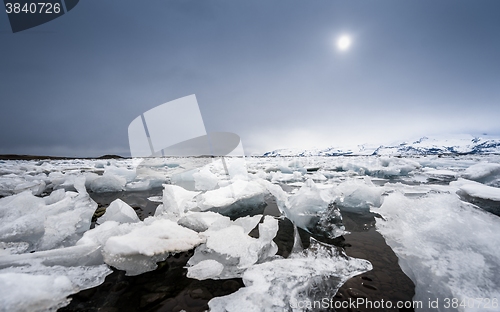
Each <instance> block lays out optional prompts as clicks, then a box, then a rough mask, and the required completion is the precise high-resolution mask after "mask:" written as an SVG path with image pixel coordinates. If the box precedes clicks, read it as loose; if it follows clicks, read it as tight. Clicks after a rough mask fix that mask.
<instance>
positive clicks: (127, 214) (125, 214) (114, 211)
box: [97, 198, 139, 224]
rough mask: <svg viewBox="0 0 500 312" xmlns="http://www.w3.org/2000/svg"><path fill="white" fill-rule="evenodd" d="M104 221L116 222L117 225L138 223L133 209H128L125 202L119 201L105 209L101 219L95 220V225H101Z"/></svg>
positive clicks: (116, 200)
mask: <svg viewBox="0 0 500 312" xmlns="http://www.w3.org/2000/svg"><path fill="white" fill-rule="evenodd" d="M106 221H117V222H119V223H133V222H139V217H137V214H136V213H135V211H134V208H132V207H130V206H129V205H128V204H127V203H126V202H124V201H123V200H121V199H119V198H118V199H115V200H114V201H113V202H111V204H109V207H108V208H106V212H105V213H104V215H102V217H100V218H99V219H97V223H99V224H102V223H104V222H106Z"/></svg>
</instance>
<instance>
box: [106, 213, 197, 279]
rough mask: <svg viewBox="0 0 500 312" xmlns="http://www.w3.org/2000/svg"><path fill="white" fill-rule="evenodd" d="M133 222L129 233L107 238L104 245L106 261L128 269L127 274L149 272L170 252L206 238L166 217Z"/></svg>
mask: <svg viewBox="0 0 500 312" xmlns="http://www.w3.org/2000/svg"><path fill="white" fill-rule="evenodd" d="M104 224H106V223H104ZM104 224H103V225H104ZM134 225H135V226H134V227H133V229H132V230H131V231H130V232H129V233H127V234H124V235H120V236H112V237H110V238H109V239H108V240H107V241H106V243H105V244H104V248H103V255H104V260H105V262H106V263H107V264H109V265H112V266H114V267H116V268H118V269H120V270H125V271H127V273H126V274H127V275H138V274H141V273H144V272H147V271H152V270H154V269H156V267H157V264H156V263H157V262H160V261H163V260H165V259H166V258H167V257H168V256H169V255H170V254H174V253H177V252H181V251H187V250H190V249H193V248H194V247H196V246H197V245H199V244H201V243H203V242H204V241H205V240H204V239H203V238H202V237H201V236H199V235H198V233H196V232H195V231H193V230H190V229H187V228H184V227H182V226H180V225H178V224H177V223H175V222H173V221H170V220H166V219H159V220H158V219H154V218H150V219H149V220H147V221H145V222H141V223H135V224H134Z"/></svg>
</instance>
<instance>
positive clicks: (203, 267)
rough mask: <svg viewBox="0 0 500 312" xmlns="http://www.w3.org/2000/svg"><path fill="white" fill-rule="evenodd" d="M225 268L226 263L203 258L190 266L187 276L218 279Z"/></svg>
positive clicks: (199, 278)
mask: <svg viewBox="0 0 500 312" xmlns="http://www.w3.org/2000/svg"><path fill="white" fill-rule="evenodd" d="M223 270H224V265H222V264H221V263H220V262H217V261H215V260H212V259H209V260H203V261H201V262H198V263H197V264H196V265H193V266H192V267H189V270H188V273H187V277H189V278H195V279H198V280H205V279H209V278H212V279H216V278H217V277H218V276H219V275H220V274H221V273H222V271H223Z"/></svg>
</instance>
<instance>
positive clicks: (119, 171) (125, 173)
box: [103, 166, 137, 182]
mask: <svg viewBox="0 0 500 312" xmlns="http://www.w3.org/2000/svg"><path fill="white" fill-rule="evenodd" d="M108 175H109V176H115V177H123V178H125V180H126V181H127V182H132V181H134V180H135V177H136V175H137V173H136V171H135V170H131V169H127V168H123V167H115V166H109V167H107V168H106V170H105V171H104V175H103V176H108Z"/></svg>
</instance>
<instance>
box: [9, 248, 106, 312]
mask: <svg viewBox="0 0 500 312" xmlns="http://www.w3.org/2000/svg"><path fill="white" fill-rule="evenodd" d="M99 255H100V252H99V248H98V247H96V246H88V245H87V246H72V247H66V248H59V249H53V250H47V251H40V252H34V253H27V254H15V255H2V257H0V287H1V289H2V292H0V304H1V305H2V308H1V309H5V308H6V307H9V309H8V311H11V310H12V311H25V310H26V311H39V310H38V309H40V310H41V311H48V310H55V309H57V308H58V307H62V306H64V305H66V304H67V303H68V302H69V300H67V299H66V296H68V295H70V294H73V293H76V292H78V291H80V290H84V289H88V288H92V287H95V286H97V285H100V284H102V283H103V282H104V279H105V277H106V276H107V275H108V274H110V273H111V270H110V269H109V268H108V266H107V265H105V264H102V258H100V257H99ZM13 277H15V279H14V278H13ZM62 281H64V283H62ZM57 285H59V286H61V287H58V286H57ZM7 286H9V287H7ZM62 286H64V287H62Z"/></svg>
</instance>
